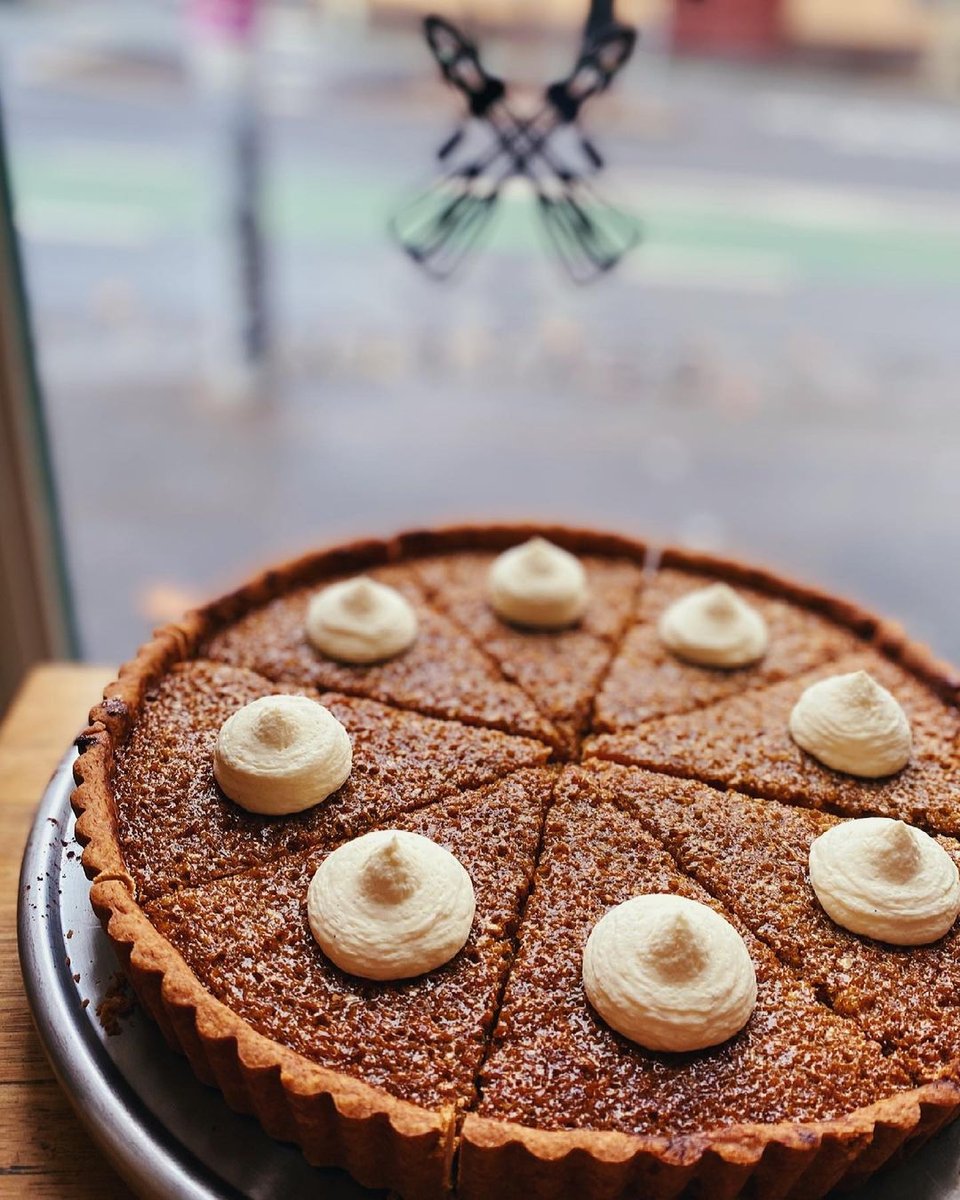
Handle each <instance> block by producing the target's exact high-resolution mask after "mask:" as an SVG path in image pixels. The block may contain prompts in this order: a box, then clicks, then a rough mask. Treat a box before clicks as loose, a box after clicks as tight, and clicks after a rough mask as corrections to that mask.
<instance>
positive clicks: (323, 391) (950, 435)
mask: <svg viewBox="0 0 960 1200" xmlns="http://www.w3.org/2000/svg"><path fill="white" fill-rule="evenodd" d="M78 7H79V8H80V9H82V16H83V19H81V17H80V16H68V15H66V12H67V10H66V9H65V8H62V7H59V6H57V5H48V6H46V7H44V8H41V9H38V10H21V9H15V10H11V11H7V10H4V11H3V12H0V48H2V56H3V57H2V66H3V98H4V110H5V119H6V122H7V126H8V134H9V138H10V144H11V160H12V163H11V165H12V169H13V175H14V183H15V189H16V199H17V207H18V222H19V225H20V228H21V231H22V233H23V235H24V249H25V253H26V260H27V266H28V277H29V282H30V287H31V297H32V302H33V308H34V318H35V323H36V327H37V334H38V341H39V345H40V358H41V369H42V375H43V380H44V385H45V394H46V404H47V409H48V415H49V420H50V424H51V427H52V431H53V436H54V446H55V452H56V459H57V467H58V472H59V481H60V493H61V498H62V502H63V508H64V517H65V524H66V528H67V533H68V543H69V552H70V560H71V566H72V570H73V578H74V585H75V592H76V599H77V604H78V610H79V616H80V624H81V628H82V631H83V634H84V642H85V650H86V652H87V653H88V654H89V655H90V656H92V657H98V658H107V659H110V658H118V657H122V656H124V655H126V654H128V653H129V652H130V651H131V650H132V649H133V647H134V646H135V644H136V643H137V642H138V640H139V639H140V638H141V637H142V636H143V634H144V632H145V631H146V630H147V629H148V628H149V627H150V625H151V624H152V623H155V622H156V621H157V620H160V619H164V618H166V617H167V616H169V615H173V613H174V612H175V610H176V609H177V608H178V606H180V605H181V604H182V603H184V602H185V601H188V600H189V599H191V598H193V597H199V596H203V595H206V594H209V593H210V592H211V591H215V590H217V589H219V588H222V587H224V586H227V585H229V584H231V583H232V582H234V581H236V580H238V579H239V578H241V577H242V576H243V575H244V574H245V573H247V572H249V571H250V570H251V569H253V568H254V567H256V566H258V565H261V564H262V563H264V562H265V561H267V560H269V559H271V558H276V557H279V556H282V555H283V554H286V553H288V552H294V551H297V550H300V549H303V548H304V547H306V546H309V545H311V544H315V543H317V542H320V541H323V540H326V539H328V538H330V537H334V536H339V535H340V534H348V533H354V532H369V531H384V532H386V531H389V530H392V529H396V528H398V527H401V526H403V525H405V524H407V523H409V522H413V521H416V522H422V521H430V520H443V519H449V518H458V517H465V516H474V515H475V516H481V517H482V516H487V515H498V516H508V515H521V516H525V515H529V514H533V515H543V516H549V517H562V518H567V519H569V520H571V521H581V522H595V523H602V524H607V525H610V526H614V527H617V528H622V529H626V530H629V531H636V532H638V533H640V534H643V535H647V536H651V537H659V538H664V539H677V540H682V541H685V542H689V543H693V544H701V545H708V546H710V547H712V548H717V549H721V550H726V551H729V552H731V553H735V554H739V555H743V556H745V557H749V558H753V559H756V560H760V561H763V562H767V563H769V564H771V565H773V566H775V567H779V568H781V569H784V570H786V571H788V572H790V573H793V574H797V575H800V576H802V577H805V578H807V579H810V580H813V581H815V582H818V583H820V584H822V585H825V586H828V587H831V588H834V589H836V590H839V591H843V592H848V593H850V594H852V595H854V596H856V597H857V598H858V599H860V600H861V601H863V602H865V603H867V604H868V605H871V606H873V607H876V608H879V609H881V610H884V611H886V612H888V613H891V614H892V615H895V616H897V617H899V618H900V619H902V620H904V621H905V622H906V623H907V624H908V625H909V627H910V628H911V629H912V630H913V631H914V632H915V633H917V634H918V635H919V636H920V637H923V638H925V639H927V640H929V641H930V642H932V644H933V645H934V647H935V648H936V649H937V650H938V651H939V652H940V653H942V654H944V655H947V656H950V657H953V658H954V659H955V660H960V621H958V619H957V616H956V600H955V596H956V594H957V592H958V583H960V554H958V549H960V547H958V532H957V530H958V523H957V517H956V513H957V512H958V510H960V407H958V404H957V383H958V380H960V339H958V338H957V335H956V329H957V315H958V311H960V204H958V202H957V196H958V187H960V113H958V112H957V111H956V110H955V109H954V107H952V106H951V105H949V104H947V103H946V102H944V101H941V100H938V99H936V98H931V97H926V96H924V95H923V94H922V93H920V92H919V91H918V90H917V88H916V87H915V86H914V85H913V84H912V83H911V82H910V81H909V80H908V79H906V78H901V77H884V78H869V77H858V78H855V79H851V78H849V77H842V76H838V75H830V74H825V73H823V72H819V73H814V72H812V71H810V70H804V69H800V68H797V67H794V68H790V67H783V68H780V69H776V70H775V69H773V68H772V67H766V68H760V67H757V68H752V69H749V70H748V69H745V68H744V69H741V68H734V67H721V66H717V65H711V64H701V63H695V62H684V63H670V62H668V61H667V60H665V59H664V58H662V57H661V56H659V55H657V54H656V53H654V52H653V51H650V50H648V51H645V52H644V53H643V54H642V55H641V56H639V58H638V60H637V61H636V62H635V63H634V64H632V65H631V68H630V71H629V74H628V76H627V78H626V79H625V80H624V86H623V87H622V88H621V89H620V90H619V91H618V92H617V93H616V94H615V95H613V96H611V97H610V98H609V99H605V100H604V101H603V102H602V103H601V105H598V108H597V110H596V112H595V113H594V114H593V116H592V117H591V118H590V120H589V121H588V123H589V124H591V126H592V130H593V132H594V133H595V134H596V135H597V137H598V140H599V141H600V143H601V145H602V146H603V148H604V150H605V151H606V153H607V156H608V159H609V161H610V163H611V168H610V170H609V171H608V173H607V175H606V176H604V177H602V183H598V186H601V187H602V189H603V191H604V192H605V194H608V195H609V196H610V198H611V199H614V200H616V202H617V203H620V204H622V205H624V206H627V207H629V208H631V209H632V210H633V211H635V212H636V213H637V214H638V216H639V217H640V219H641V220H642V221H643V223H644V242H643V244H642V245H641V247H640V248H639V249H638V250H637V251H635V252H634V254H633V255H632V256H631V258H630V259H629V260H628V261H627V262H625V263H624V264H623V265H622V268H621V269H620V270H619V271H618V272H617V273H616V274H614V275H613V276H611V277H610V278H609V279H606V280H604V281H602V282H601V283H599V284H597V285H595V286H593V287H591V288H588V289H574V288H572V287H570V286H569V285H567V284H566V283H565V282H564V280H563V279H562V278H561V276H560V275H559V274H558V272H557V271H556V268H555V265H554V264H552V263H551V262H550V261H549V259H548V258H547V256H546V254H545V253H544V249H543V246H542V238H541V237H540V236H539V232H538V230H537V228H536V225H535V220H534V217H533V213H532V211H531V205H530V203H529V198H528V197H525V196H523V195H520V194H516V195H514V194H513V193H511V195H510V196H509V197H508V198H507V199H505V200H504V201H503V202H502V204H501V207H502V209H503V210H504V211H503V215H502V217H501V219H500V221H499V223H498V224H497V226H496V228H495V229H494V230H493V233H492V236H491V241H490V244H489V245H488V246H487V247H485V248H484V250H483V251H482V253H480V254H478V256H477V258H476V260H475V262H474V263H473V264H472V266H471V269H470V270H469V271H468V272H467V273H466V274H465V275H464V277H463V278H462V279H460V280H457V281H455V282H454V283H451V284H449V285H446V286H437V285H434V284H431V283H430V282H428V281H427V280H425V279H423V278H422V277H421V276H420V275H419V274H418V273H417V271H416V270H415V268H414V267H413V266H412V265H411V264H410V263H409V262H407V261H406V260H405V259H404V258H403V257H402V256H401V255H400V254H399V253H398V251H397V250H396V248H395V247H394V246H393V245H391V243H390V241H389V240H388V238H387V236H386V233H385V224H386V218H387V216H388V214H389V213H390V212H391V211H392V210H393V209H394V208H395V207H396V206H397V204H399V203H400V202H401V200H402V199H403V198H404V196H406V195H407V194H409V190H410V188H411V187H413V186H415V185H416V184H417V182H418V181H422V180H423V179H424V177H425V175H426V173H427V172H428V170H429V164H430V155H431V153H432V149H433V147H434V146H435V145H436V144H437V143H438V142H439V141H440V140H441V139H442V137H443V135H444V134H445V133H446V132H447V131H448V130H449V128H450V127H451V126H452V124H453V119H454V117H455V115H456V102H455V101H454V100H453V99H452V98H451V97H449V96H448V95H447V94H446V93H445V92H444V91H443V90H442V88H441V87H440V85H439V83H436V82H435V81H434V78H433V71H432V68H431V67H430V66H429V64H428V63H427V62H426V58H425V53H424V52H423V50H422V49H421V47H420V46H419V44H418V42H417V39H416V37H415V36H414V34H413V33H412V32H411V33H404V32H403V31H399V30H396V29H394V30H386V29H377V28H370V29H367V28H363V27H360V26H357V25H355V24H354V25H350V24H344V23H343V22H342V21H341V22H336V21H332V20H330V19H326V20H321V19H320V18H308V17H307V16H305V15H304V14H296V13H284V14H282V19H278V20H276V21H274V22H273V23H272V25H271V27H270V29H269V30H268V31H267V32H268V36H267V38H266V45H265V49H264V66H265V81H266V82H265V89H264V112H265V116H264V122H265V131H266V145H267V164H268V172H267V176H268V188H267V202H266V220H267V228H268V231H269V248H270V262H269V266H270V279H269V282H270V296H271V302H272V305H271V306H272V315H273V325H274V329H275V331H276V344H275V355H274V367H273V374H272V379H271V382H270V386H269V388H268V397H267V399H266V401H264V402H262V403H260V404H259V405H238V404H236V403H230V402H224V401H223V400H217V399H216V398H214V397H213V396H211V394H210V389H209V388H207V387H205V385H204V382H203V375H202V363H203V357H202V350H203V344H204V338H203V333H204V330H205V328H206V327H207V326H208V325H209V323H210V321H209V308H210V301H209V287H208V283H209V280H208V279H206V278H205V271H206V266H207V265H208V261H209V260H208V257H207V247H208V243H209V237H208V230H209V225H208V220H207V217H206V216H205V211H206V208H207V201H208V200H209V196H210V193H211V190H212V189H214V188H215V187H216V184H217V181H216V179H215V178H213V176H212V174H211V172H212V171H213V165H212V159H211V155H210V141H209V136H210V129H209V119H208V118H209V112H208V109H207V108H206V107H205V106H204V104H203V103H202V102H201V100H200V98H199V97H198V95H197V91H196V88H195V87H194V86H193V85H192V83H191V76H190V72H189V70H188V69H187V66H186V65H185V62H184V56H183V53H182V45H181V43H182V36H181V33H182V31H181V30H180V28H179V26H178V24H177V18H176V14H175V11H174V10H173V9H169V10H168V9H166V8H164V7H156V8H153V9H151V12H150V15H149V17H147V16H144V14H143V13H140V12H139V10H135V9H134V8H133V6H130V5H128V6H122V7H123V9H124V12H125V13H127V14H128V15H126V16H124V17H119V16H118V15H117V14H118V12H119V8H117V7H114V6H111V5H108V4H107V5H105V4H101V5H89V6H88V5H81V6H78ZM70 11H71V12H74V11H76V10H70ZM131 13H134V14H136V15H130V14H131ZM564 53H565V47H564V46H563V45H562V44H561V43H559V42H550V43H544V44H543V45H540V44H536V45H531V44H529V43H524V44H515V45H509V44H507V43H506V42H503V41H501V42H500V43H498V44H496V45H495V46H494V47H493V54H492V59H491V61H492V62H493V63H494V65H499V66H500V67H501V68H502V69H503V70H504V73H505V74H509V75H510V76H511V77H515V76H517V75H518V74H523V75H526V76H527V77H528V78H529V79H530V80H531V81H536V80H543V79H546V78H550V77H551V76H552V75H555V74H557V72H558V68H562V64H563V54H564Z"/></svg>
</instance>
